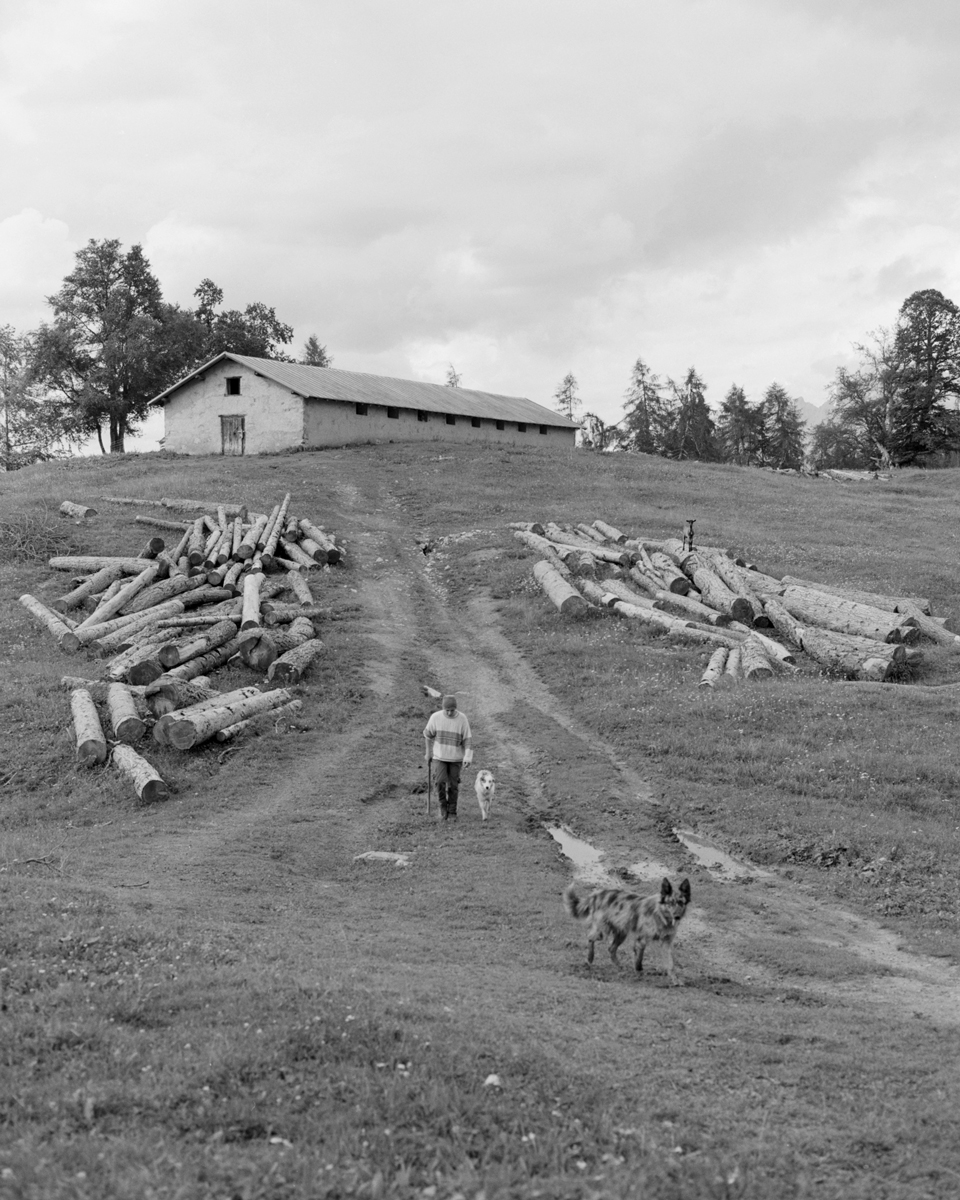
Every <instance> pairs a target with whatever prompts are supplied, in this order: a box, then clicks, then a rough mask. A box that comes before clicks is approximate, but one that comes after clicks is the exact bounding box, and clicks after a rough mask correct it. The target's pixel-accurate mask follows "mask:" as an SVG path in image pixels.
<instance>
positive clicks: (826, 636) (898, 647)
mask: <svg viewBox="0 0 960 1200" xmlns="http://www.w3.org/2000/svg"><path fill="white" fill-rule="evenodd" d="M801 637H802V640H803V650H804V653H806V654H809V655H810V657H811V658H812V659H814V660H816V662H818V663H820V665H821V666H824V667H826V668H827V669H828V670H831V671H837V672H839V673H840V674H843V675H847V676H852V677H853V678H854V679H885V678H887V677H888V675H890V674H891V673H893V672H894V671H895V670H896V669H897V668H899V667H902V666H903V664H904V663H905V662H906V657H907V652H906V647H905V646H903V645H902V644H900V643H889V642H875V641H873V640H872V639H870V638H861V637H853V636H851V635H849V634H845V633H837V632H835V631H834V630H832V629H819V628H817V627H816V626H813V625H806V626H804V627H803V631H802V634H801Z"/></svg>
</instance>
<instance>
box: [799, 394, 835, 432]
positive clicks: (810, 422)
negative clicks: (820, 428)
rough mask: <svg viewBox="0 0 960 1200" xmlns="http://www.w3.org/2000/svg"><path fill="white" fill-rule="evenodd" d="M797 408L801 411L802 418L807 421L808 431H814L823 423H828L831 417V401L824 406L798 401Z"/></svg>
mask: <svg viewBox="0 0 960 1200" xmlns="http://www.w3.org/2000/svg"><path fill="white" fill-rule="evenodd" d="M797 408H798V409H799V410H800V416H801V417H803V419H804V420H805V421H806V423H807V428H808V429H813V428H814V426H816V425H819V424H820V422H821V421H826V419H827V418H828V417H829V415H830V412H829V408H830V404H829V401H826V402H824V403H823V404H811V403H810V401H809V400H798V401H797Z"/></svg>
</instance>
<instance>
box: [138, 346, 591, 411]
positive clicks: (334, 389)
mask: <svg viewBox="0 0 960 1200" xmlns="http://www.w3.org/2000/svg"><path fill="white" fill-rule="evenodd" d="M223 358H228V359H231V360H232V361H233V362H236V363H240V364H241V365H242V366H244V367H248V368H249V369H250V370H251V371H256V372H257V374H258V375H263V376H264V377H265V378H267V379H272V380H273V381H274V382H275V383H278V384H280V386H281V387H285V388H288V389H289V390H290V391H291V392H295V393H296V394H297V395H298V396H303V397H304V398H305V399H308V400H342V401H344V402H345V403H348V404H356V403H364V404H383V405H389V406H390V407H392V408H414V409H421V410H422V411H424V412H434V413H452V414H454V415H455V416H458V417H486V418H487V420H491V421H492V420H497V421H525V422H527V423H528V424H530V425H552V426H556V427H559V428H561V429H578V428H579V426H578V424H577V422H576V421H570V420H568V418H567V417H565V416H563V415H562V413H558V412H554V411H553V410H552V409H549V408H545V407H544V406H543V405H542V404H536V403H535V402H534V401H533V400H527V399H526V398H525V397H523V396H500V395H497V394H496V393H495V392H478V391H475V390H473V389H472V388H452V387H447V386H446V385H444V384H442V383H421V382H419V381H418V380H415V379H392V378H390V377H389V376H386V375H368V374H366V373H365V372H363V371H341V370H339V368H337V367H308V366H304V365H303V364H302V363H288V362H276V361H275V360H274V359H272V358H251V357H249V356H248V355H245V354H230V353H224V354H218V355H217V357H216V358H214V359H211V361H210V362H208V363H205V364H204V365H203V366H202V367H198V368H197V369H196V371H193V372H192V373H191V374H190V375H188V376H186V378H185V379H181V380H180V381H179V382H178V383H175V384H174V385H173V387H170V388H167V390H166V391H165V392H161V393H160V395H159V396H156V397H154V399H153V400H151V401H150V403H151V404H160V403H163V402H164V401H166V400H168V399H169V398H170V396H171V395H172V394H173V393H174V392H175V391H177V389H178V388H181V387H183V386H185V385H186V384H188V383H189V382H190V380H191V379H193V378H194V376H196V375H199V374H200V373H201V372H203V371H206V370H208V369H209V368H210V367H211V366H213V365H214V364H215V363H217V362H219V361H220V360H221V359H223Z"/></svg>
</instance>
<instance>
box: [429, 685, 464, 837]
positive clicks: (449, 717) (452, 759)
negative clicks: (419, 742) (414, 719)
mask: <svg viewBox="0 0 960 1200" xmlns="http://www.w3.org/2000/svg"><path fill="white" fill-rule="evenodd" d="M442 704H443V708H442V709H440V711H439V712H435V713H434V714H433V715H432V716H431V718H430V720H429V721H428V722H427V725H426V728H425V729H424V731H423V740H424V744H425V747H426V753H425V755H424V757H425V758H426V760H427V762H428V763H429V762H430V761H431V760H432V761H433V765H434V768H435V770H436V776H437V795H438V796H439V798H440V815H441V817H442V818H443V820H444V821H447V820H449V819H450V818H453V820H456V819H457V797H458V796H459V794H460V768H461V767H469V766H470V763H471V762H472V761H473V749H472V748H471V745H470V740H471V734H470V722H469V721H468V720H467V717H466V714H465V713H462V712H460V711H459V710H458V709H457V698H456V696H444V697H443V701H442Z"/></svg>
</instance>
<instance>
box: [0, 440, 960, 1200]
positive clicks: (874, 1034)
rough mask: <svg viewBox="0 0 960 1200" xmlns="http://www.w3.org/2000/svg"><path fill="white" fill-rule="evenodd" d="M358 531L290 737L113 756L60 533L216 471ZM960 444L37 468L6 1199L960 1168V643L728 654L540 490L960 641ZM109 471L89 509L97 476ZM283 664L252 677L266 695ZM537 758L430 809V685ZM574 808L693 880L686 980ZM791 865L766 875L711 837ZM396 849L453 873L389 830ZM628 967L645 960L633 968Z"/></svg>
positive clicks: (723, 1186)
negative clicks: (79, 721) (608, 900)
mask: <svg viewBox="0 0 960 1200" xmlns="http://www.w3.org/2000/svg"><path fill="white" fill-rule="evenodd" d="M287 491H289V492H290V493H291V494H292V503H293V506H294V507H295V509H296V510H297V511H298V512H299V513H301V514H302V515H306V516H310V517H311V518H312V519H314V520H316V521H317V522H318V523H320V524H322V525H324V526H325V527H326V528H327V529H329V530H333V531H335V532H336V533H337V535H338V539H339V540H340V541H342V543H343V544H344V545H345V547H346V551H347V553H346V556H345V559H344V563H343V565H342V566H338V567H335V568H331V569H329V570H326V571H324V572H322V573H315V575H314V580H313V586H314V589H315V592H317V593H318V594H319V596H320V600H321V603H322V604H323V606H324V608H325V610H326V614H327V615H326V617H325V618H324V619H323V621H322V622H321V626H320V636H321V637H322V638H323V640H324V645H325V652H324V655H323V657H322V658H321V659H320V660H319V661H318V663H317V664H316V665H315V667H314V669H313V670H312V671H311V673H310V674H309V676H308V677H306V678H305V680H304V683H303V685H302V686H301V687H300V688H299V689H298V694H299V695H300V697H301V698H302V700H303V703H304V709H303V714H302V719H301V720H300V721H299V722H297V723H296V724H295V725H294V726H293V727H291V728H287V729H281V730H277V731H272V730H270V729H267V730H264V731H261V732H260V733H259V734H253V735H246V736H244V737H243V738H241V739H239V740H238V741H237V742H236V743H232V744H228V745H226V746H224V745H220V744H210V745H205V746H203V747H200V748H199V749H197V750H196V751H191V752H187V753H181V752H177V751H174V750H172V749H170V748H167V747H160V746H154V745H153V744H152V743H150V742H147V743H146V745H145V750H144V752H145V753H146V754H147V755H148V757H149V758H150V759H151V761H153V762H154V763H155V765H156V766H157V768H158V770H159V771H160V772H161V774H162V775H163V776H164V778H165V779H166V780H167V781H168V783H169V785H170V788H171V792H172V796H171V799H170V800H169V801H167V802H166V803H164V804H163V805H156V806H152V807H148V806H142V805H140V804H139V803H138V802H137V800H136V797H135V796H134V795H133V794H132V792H131V790H130V788H129V785H128V784H127V782H126V781H125V780H124V779H123V778H122V777H121V776H119V775H117V774H115V773H114V772H112V771H111V770H110V768H102V769H98V770H92V771H91V770H89V769H85V768H81V767H79V766H77V765H76V764H75V761H74V747H73V733H72V728H71V726H70V715H69V693H68V692H67V691H66V690H65V689H64V688H63V687H62V686H61V684H60V678H61V676H63V675H65V674H71V675H84V674H91V675H92V674H95V673H96V671H97V670H98V669H99V664H98V662H97V661H96V660H89V661H88V660H87V659H86V657H85V656H83V655H79V656H76V655H75V656H70V655H65V654H62V653H61V652H60V651H59V650H58V649H57V647H56V645H55V644H54V643H53V642H52V640H51V639H50V637H49V635H48V634H47V633H46V632H45V631H44V630H43V629H42V628H40V627H38V626H37V624H36V622H35V621H34V620H33V619H32V618H31V617H30V615H29V614H28V613H27V612H26V611H25V609H23V608H22V606H21V605H19V604H18V603H17V598H18V597H19V596H20V595H22V594H23V593H24V592H30V593H32V594H34V595H37V596H38V597H40V598H41V599H45V600H47V601H49V600H50V599H52V598H53V597H55V596H57V595H59V594H61V593H62V592H63V591H65V590H66V586H65V579H64V577H63V575H62V573H56V572H53V571H52V570H50V569H49V567H48V566H47V565H46V563H47V559H48V558H49V557H50V556H51V555H52V554H56V553H69V552H90V553H131V554H133V553H135V552H136V551H137V550H138V548H139V547H140V545H141V544H142V543H143V542H144V541H145V536H146V532H147V531H146V530H145V528H144V527H143V526H138V525H137V524H136V523H135V522H134V519H133V518H134V515H135V513H136V512H138V511H143V512H149V511H151V510H150V509H148V508H146V507H145V508H143V509H137V508H136V507H135V506H129V505H122V504H116V503H111V502H110V500H109V499H108V497H110V496H121V497H129V496H139V497H142V498H143V499H144V500H158V499H160V498H161V497H165V496H166V497H170V496H180V497H190V498H197V499H200V500H204V501H208V502H210V503H211V504H212V505H215V504H216V503H217V502H218V501H230V502H243V503H247V504H248V505H249V506H250V507H251V508H256V509H261V510H265V509H268V508H269V507H270V506H271V505H272V504H273V503H275V502H277V501H278V500H280V499H281V498H282V497H283V495H284V494H285V493H286V492H287ZM958 493H960V475H958V474H957V473H956V472H948V471H944V472H933V471H931V472H922V471H903V472H900V473H898V474H897V475H896V476H895V477H894V478H892V479H891V480H889V481H873V482H870V483H865V484H849V485H842V484H839V483H836V482H833V481H828V480H825V479H820V480H817V479H809V478H793V477H787V476H779V475H775V474H773V473H772V472H761V471H755V470H745V469H739V468H734V467H729V466H719V465H706V464H697V463H679V464H677V463H669V462H666V461H664V460H660V459H652V458H645V457H643V456H626V455H614V456H598V455H592V454H590V453H587V452H582V451H572V452H569V453H559V454H558V453H555V452H548V451H546V450H541V449H540V448H539V447H538V448H533V449H530V450H523V449H515V448H504V449H497V448H489V449H483V450H476V449H474V448H460V447H455V446H445V445H442V444H436V445H432V446H408V445H400V444H396V445H387V446H379V447H376V446H366V447H354V448H344V449H339V450H331V451H325V452H319V453H307V454H292V455H279V456H275V457H262V458H251V459H224V458H208V459H196V460H194V459H185V458H177V457H173V456H165V455H143V456H130V457H120V458H117V459H115V460H114V459H106V460H103V459H78V460H72V461H70V462H68V463H63V464H47V465H44V466H40V467H37V468H33V469H30V470H27V471H22V472H18V473H16V474H13V475H9V476H2V477H0V549H2V551H3V560H2V564H0V579H2V586H3V597H4V601H5V604H4V612H5V614H6V617H7V625H6V629H7V635H6V637H5V639H4V641H3V645H2V648H0V655H2V668H3V669H2V673H0V680H2V683H0V695H2V700H0V703H2V705H3V714H4V721H3V727H4V729H5V731H6V735H7V738H6V749H7V753H6V755H5V759H4V763H3V765H2V767H0V899H2V903H3V912H4V921H3V925H2V928H0V947H2V962H0V1022H2V1027H3V1035H4V1036H3V1037H2V1039H0V1077H2V1078H3V1079H4V1088H3V1089H0V1128H2V1129H3V1132H4V1136H3V1137H2V1138H0V1195H3V1196H6V1195H10V1196H11V1197H18V1198H19V1197H24V1198H26V1197H30V1198H31V1200H35V1198H44V1200H45V1198H47V1197H51V1198H53V1197H57V1198H60V1197H80V1196H84V1197H86V1196H91V1197H93V1196H96V1197H98V1198H102V1197H107V1198H113V1197H117V1198H119V1197H127V1196H131V1195H138V1196H139V1195H143V1196H152V1197H157V1198H162V1200H167V1198H168V1197H169V1198H170V1200H172V1198H173V1197H177V1198H179V1200H193V1198H195V1197H197V1198H199V1197H223V1196H230V1197H234V1196H238V1197H243V1198H244V1200H247V1198H253V1197H270V1198H274V1197H276V1198H280V1197H284V1198H286V1197H298V1198H299V1197H335V1196H336V1197H340V1196H358V1197H359V1196H362V1197H370V1198H376V1197H385V1196H390V1197H393V1196H397V1197H403V1198H406V1197H414V1196H416V1197H437V1198H440V1200H442V1198H445V1197H455V1196H462V1197H469V1198H470V1200H474V1198H475V1197H480V1196H483V1197H484V1198H485V1200H493V1198H494V1197H501V1196H502V1197H507V1196H510V1197H523V1198H526V1197H533V1196H538V1195H543V1196H550V1197H567V1196H570V1197H581V1196H582V1197H587V1196H596V1197H608V1196H615V1197H620V1196H622V1197H640V1196H643V1197H680V1196H709V1197H713V1196H717V1197H749V1198H758V1197H768V1196H769V1197H773V1196H777V1197H794V1196H796V1197H799V1196H807V1195H812V1194H816V1195H818V1196H830V1197H841V1196H842V1197H845V1198H848V1197H861V1196H862V1197H867V1196H869V1197H871V1198H873V1197H896V1198H898V1200H899V1198H901V1197H902V1198H903V1200H906V1198H907V1197H914V1196H917V1195H929V1196H952V1195H955V1194H956V1180H957V1178H958V1177H960V1151H958V1149H957V1148H956V1139H955V1135H954V1133H955V1131H954V1128H953V1126H954V1118H953V1113H954V1112H955V1111H956V1108H957V1102H958V1100H960V1095H958V1094H957V1093H958V1084H957V1080H956V1072H955V1069H954V1065H953V1064H954V1062H955V1055H956V1052H957V1050H958V1049H960V1036H958V1028H960V1006H958V1002H957V1000H956V996H957V991H956V983H957V979H958V968H957V963H958V962H960V937H958V935H960V866H958V863H960V823H958V818H957V802H958V786H957V781H958V774H957V771H958V765H960V762H958V760H960V749H958V744H957V738H956V728H957V706H956V699H955V693H954V692H953V691H951V690H949V689H945V690H943V691H941V692H929V691H921V690H919V689H918V688H915V687H913V686H912V684H917V683H919V684H948V683H951V682H954V681H957V680H960V656H954V655H952V654H950V653H949V652H947V651H945V650H941V649H937V648H935V647H933V646H929V647H926V648H925V659H924V662H923V663H922V664H921V665H919V666H918V667H917V668H916V669H915V672H914V674H913V677H912V681H908V682H905V683H904V684H903V685H901V686H898V687H896V688H892V689H887V690H870V689H863V688H859V687H857V686H854V685H849V684H847V683H844V682H842V681H840V680H837V679H834V678H831V677H828V676H824V675H822V674H820V673H818V672H817V671H816V670H815V669H814V668H813V667H812V666H811V665H810V664H807V665H805V666H804V668H803V670H801V671H800V672H799V673H798V674H796V675H792V676H778V677H777V678H775V679H773V680H769V681H767V682H766V683H763V684H759V685H744V686H742V687H740V688H736V689H733V688H731V689H725V690H719V691H716V692H710V691H708V690H707V689H701V688H698V686H697V683H698V680H699V676H700V673H701V671H702V668H703V665H704V663H705V660H706V657H707V655H708V653H709V651H708V650H706V649H705V648H704V647H702V646H700V645H697V644H694V643H690V644H684V643H682V642H678V641H676V640H672V639H668V638H665V637H663V636H660V635H658V634H657V633H655V632H651V631H649V630H647V629H644V628H642V627H638V626H637V625H635V624H634V623H632V622H628V621H622V620H618V619H617V618H616V617H613V616H611V615H609V614H600V613H597V612H589V613H587V614H586V615H585V616H583V617H581V618H579V619H576V620H571V619H569V618H563V617H561V616H560V615H559V614H558V613H557V612H556V611H555V610H554V609H553V608H552V606H551V605H550V604H549V603H548V602H547V601H546V600H545V598H544V597H543V596H542V594H541V593H540V592H539V590H538V589H537V588H536V586H535V585H534V583H533V581H532V575H531V567H532V563H533V561H534V558H533V557H532V556H531V555H530V553H529V552H528V551H527V550H526V549H525V548H524V547H523V546H522V545H521V544H520V543H518V542H517V541H516V540H515V539H514V538H513V537H512V534H511V532H510V530H509V529H508V528H507V526H508V523H509V522H510V521H521V520H540V521H546V520H557V521H571V522H576V521H592V520H593V519H595V518H598V517H600V518H603V519H604V520H606V521H608V522H610V523H612V524H614V525H616V526H618V527H619V528H621V529H623V530H625V531H628V532H630V533H632V534H637V535H644V536H649V537H653V538H657V537H662V536H676V535H679V534H680V533H681V531H682V529H683V526H684V523H685V521H686V520H687V519H689V518H695V520H696V533H697V537H698V540H699V541H700V542H702V543H704V544H712V545H720V546H726V547H729V548H732V549H735V550H736V551H737V552H738V553H741V554H742V555H743V556H744V557H746V558H747V559H749V560H750V561H752V562H754V563H756V564H757V566H759V567H760V568H761V569H763V570H765V571H768V572H771V573H774V574H784V573H789V574H794V575H797V576H802V577H805V578H809V579H816V580H822V581H823V582H827V583H835V584H840V583H846V584H853V585H856V586H858V587H862V588H865V589H870V590H874V591H881V592H885V593H908V594H912V595H917V596H922V597H926V598H928V599H929V600H930V601H931V604H932V607H933V611H934V613H936V614H938V615H940V616H943V617H946V618H947V622H948V626H949V627H951V628H953V629H960V584H958V571H957V565H956V542H957V538H958V536H960V535H958V534H957V533H956V532H955V531H956V530H957V529H958V528H960V523H958V518H960V494H958ZM65 499H69V500H73V501H75V502H79V503H83V504H88V505H92V506H93V507H95V508H96V509H97V515H96V516H94V517H92V518H91V519H90V520H89V521H88V522H85V523H84V524H82V525H74V524H72V523H70V522H67V521H64V520H63V519H62V518H60V517H59V516H58V515H57V507H58V505H59V503H60V502H61V501H62V500H65ZM250 682H258V680H257V679H256V678H254V677H252V676H251V674H250V673H248V672H246V669H243V668H231V669H230V670H229V671H228V672H226V673H225V674H224V678H223V680H222V684H223V686H228V685H229V686H241V685H242V684H246V683H250ZM424 684H428V685H430V686H432V687H436V688H441V689H443V690H447V689H449V688H453V689H454V690H456V691H457V692H458V694H459V695H460V696H461V703H462V706H463V708H464V709H465V710H466V711H467V712H468V714H469V715H470V717H471V720H472V721H473V722H474V732H475V741H476V748H477V762H476V765H477V766H478V767H479V766H490V767H491V768H492V769H494V771H495V773H496V775H497V779H498V799H497V802H496V805H495V808H494V814H493V819H492V820H491V822H489V823H487V824H486V825H483V824H481V822H480V821H479V816H478V814H477V812H476V806H475V804H472V803H471V802H470V787H469V782H468V786H467V787H466V788H465V789H464V793H463V796H462V798H461V815H460V820H459V822H458V824H457V826H456V827H455V828H452V829H451V828H448V827H446V826H440V825H437V824H436V823H435V822H434V821H432V820H428V818H427V816H426V813H425V790H424V785H425V779H424V770H423V765H422V761H421V760H422V741H421V731H422V728H423V724H424V721H425V719H426V716H427V714H428V712H429V711H430V702H429V701H428V700H427V699H425V697H424V695H423V691H422V686H423V685H424ZM560 826H566V827H567V828H568V829H570V830H572V831H573V832H574V833H575V834H577V835H578V836H579V837H581V838H582V839H584V840H585V841H586V842H588V843H589V844H590V845H592V846H594V847H598V848H600V849H601V850H602V851H603V860H602V861H603V864H604V865H605V867H606V868H607V869H608V871H610V872H611V874H612V876H613V877H614V878H616V877H617V876H620V877H621V878H622V879H624V880H627V881H628V882H630V883H631V884H632V885H635V886H637V887H638V888H644V889H645V890H651V889H652V888H653V887H655V886H656V883H657V880H658V877H659V872H660V869H661V868H660V865H661V864H665V866H666V869H667V870H668V871H669V873H670V875H671V876H673V877H679V875H680V874H681V873H682V874H686V875H689V877H690V878H691V881H692V883H693V912H692V914H691V916H690V918H689V923H688V924H685V926H684V928H683V930H682V933H681V935H680V938H679V945H678V959H679V962H680V967H681V972H682V975H683V978H684V981H685V984H686V986H685V987H684V988H682V989H681V988H676V989H674V988H669V987H667V986H666V982H667V981H666V979H665V977H664V975H663V974H662V970H661V969H660V961H661V960H659V959H658V957H657V954H656V952H655V949H654V950H652V951H651V952H650V955H651V960H650V963H649V966H648V969H647V971H645V973H644V975H643V976H641V977H639V978H635V977H634V975H633V972H632V970H624V971H622V972H617V971H616V970H615V968H613V967H612V966H611V964H610V963H609V962H608V961H607V958H606V955H605V954H603V953H602V948H601V953H599V954H598V962H597V963H596V964H595V966H594V967H593V968H592V969H587V968H586V967H585V966H584V964H583V957H584V944H583V930H582V929H580V928H579V927H577V926H575V925H574V923H573V922H571V921H570V920H569V918H568V917H567V916H566V915H565V914H564V912H563V907H562V904H561V903H560V895H561V892H562V890H563V888H564V887H565V886H566V884H567V882H569V879H570V877H571V864H570V863H569V862H568V861H567V860H566V859H564V858H563V857H562V856H561V855H560V853H559V852H558V850H557V846H556V843H555V841H554V840H553V838H552V837H551V835H550V834H549V832H548V830H549V829H557V828H558V827H560ZM677 830H681V831H683V830H691V831H695V832H696V833H697V834H699V835H701V836H703V837H707V838H712V839H715V840H716V841H717V842H718V843H719V844H720V845H722V846H723V848H725V849H726V850H728V851H729V852H731V853H733V854H734V855H736V856H738V857H739V858H740V859H741V860H743V861H744V862H748V863H752V864H754V868H755V869H752V870H751V871H750V872H748V873H747V878H746V880H745V881H743V882H736V883H729V882H727V883H725V882H723V880H722V879H719V878H718V877H717V874H716V873H715V872H711V871H710V870H708V869H706V868H705V867H704V866H703V865H702V864H700V863H698V862H697V860H696V859H695V858H694V857H693V856H692V855H690V854H689V853H688V852H687V851H686V850H685V849H684V846H683V844H682V843H681V842H680V841H678V838H677V834H676V832H675V831H677ZM371 849H374V850H381V851H395V852H400V853H405V854H407V856H408V861H409V862H410V864H411V865H410V866H408V867H394V866H392V865H387V866H384V865H381V864H375V863H367V862H365V861H363V860H361V859H358V858H357V856H358V855H360V854H362V853H363V852H365V851H367V850H371ZM600 960H602V961H600Z"/></svg>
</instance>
